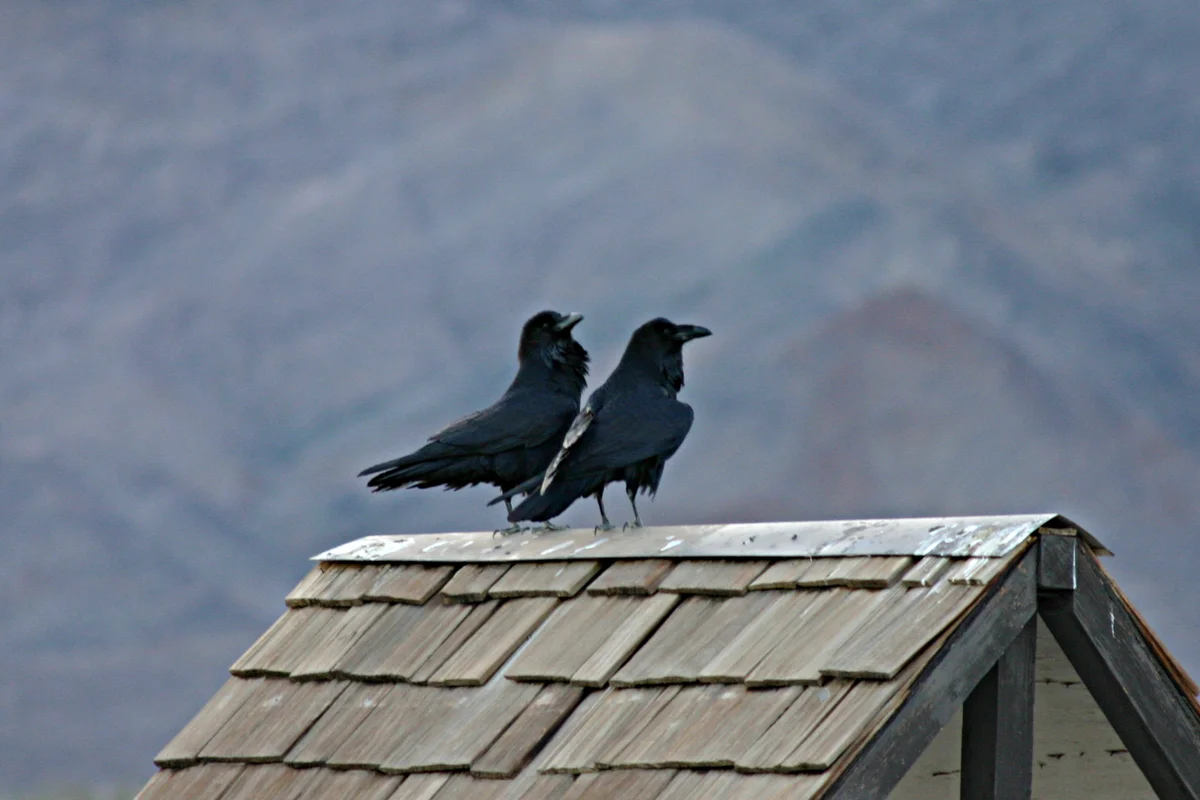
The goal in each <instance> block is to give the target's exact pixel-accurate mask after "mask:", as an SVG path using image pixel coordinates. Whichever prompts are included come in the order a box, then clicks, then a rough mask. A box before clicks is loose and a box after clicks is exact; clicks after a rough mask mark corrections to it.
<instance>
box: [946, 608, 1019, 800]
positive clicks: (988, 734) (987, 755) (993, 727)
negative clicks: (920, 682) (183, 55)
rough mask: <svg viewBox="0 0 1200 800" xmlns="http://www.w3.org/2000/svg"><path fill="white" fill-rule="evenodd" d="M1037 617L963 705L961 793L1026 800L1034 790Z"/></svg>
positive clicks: (982, 799) (980, 798)
mask: <svg viewBox="0 0 1200 800" xmlns="http://www.w3.org/2000/svg"><path fill="white" fill-rule="evenodd" d="M1036 653H1037V617H1036V616H1033V617H1030V618H1029V622H1027V623H1026V624H1025V629H1024V630H1022V631H1021V633H1019V634H1017V638H1016V639H1015V640H1013V643H1012V644H1010V645H1009V646H1008V649H1007V650H1005V651H1004V655H1002V656H1001V657H1000V660H999V661H998V662H996V666H994V667H992V669H991V671H990V672H988V674H987V675H985V676H984V677H983V680H982V681H980V682H979V685H978V686H976V687H975V690H974V691H972V692H971V694H970V695H968V697H967V701H966V703H964V704H963V732H962V758H961V761H960V763H961V769H962V772H961V778H960V780H961V787H962V796H963V797H968V798H971V799H972V800H1029V798H1030V797H1031V796H1032V794H1033V692H1034V685H1033V681H1034V664H1035V660H1036Z"/></svg>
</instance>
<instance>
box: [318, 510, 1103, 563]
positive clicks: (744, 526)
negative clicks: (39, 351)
mask: <svg viewBox="0 0 1200 800" xmlns="http://www.w3.org/2000/svg"><path fill="white" fill-rule="evenodd" d="M1041 528H1049V529H1053V530H1054V531H1055V532H1056V533H1074V534H1077V535H1079V536H1080V537H1081V538H1083V539H1084V541H1085V542H1086V543H1087V544H1088V546H1089V547H1091V548H1092V550H1094V551H1095V552H1096V553H1098V554H1102V555H1111V553H1110V552H1109V551H1108V549H1107V548H1106V547H1104V545H1103V544H1101V543H1100V542H1099V541H1097V540H1096V539H1095V537H1093V536H1092V535H1091V534H1089V533H1087V532H1086V531H1084V530H1083V529H1081V528H1080V527H1079V526H1078V525H1075V524H1074V523H1073V522H1071V521H1070V520H1068V519H1066V518H1065V517H1062V516H1060V515H1058V514H1051V513H1047V514H1024V515H1008V516H990V517H913V518H898V519H868V520H830V521H814V522H760V523H739V524H727V525H681V526H654V527H645V528H640V529H638V530H636V531H633V532H629V531H624V532H622V531H612V532H608V533H601V534H596V533H594V532H593V531H592V530H591V529H589V528H572V529H569V530H565V531H555V532H551V533H541V532H537V533H532V532H531V533H522V534H517V535H515V536H504V537H497V536H495V535H494V534H493V533H492V532H490V531H488V532H480V533H429V534H416V535H394V536H367V537H364V538H362V539H356V540H354V541H352V542H348V543H346V544H343V545H340V546H338V547H334V548H332V549H330V550H326V551H325V552H323V553H320V554H318V555H316V556H314V557H313V560H314V561H367V562H428V563H443V564H454V563H478V562H519V561H570V560H578V559H588V560H596V559H627V558H803V557H812V558H816V557H830V556H834V557H836V556H927V555H929V556H949V557H964V558H965V557H976V558H980V557H999V556H1004V555H1006V554H1008V553H1009V552H1011V551H1012V550H1013V549H1014V548H1015V547H1017V546H1018V545H1019V544H1020V543H1021V542H1023V541H1025V540H1026V539H1027V538H1029V537H1030V536H1032V535H1033V534H1034V533H1036V532H1037V531H1038V530H1039V529H1041Z"/></svg>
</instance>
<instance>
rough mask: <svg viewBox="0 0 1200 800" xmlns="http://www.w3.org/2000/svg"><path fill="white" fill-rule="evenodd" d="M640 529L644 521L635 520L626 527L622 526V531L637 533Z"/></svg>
mask: <svg viewBox="0 0 1200 800" xmlns="http://www.w3.org/2000/svg"><path fill="white" fill-rule="evenodd" d="M640 527H642V521H641V520H640V519H635V520H634V521H633V522H626V523H625V524H624V525H622V526H621V530H623V531H635V530H637V529H638V528H640Z"/></svg>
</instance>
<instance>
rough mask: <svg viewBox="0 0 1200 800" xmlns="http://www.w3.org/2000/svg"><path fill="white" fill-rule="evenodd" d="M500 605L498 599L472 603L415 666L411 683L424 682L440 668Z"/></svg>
mask: <svg viewBox="0 0 1200 800" xmlns="http://www.w3.org/2000/svg"><path fill="white" fill-rule="evenodd" d="M499 607H500V601H499V600H486V601H484V602H482V603H472V604H471V605H470V611H468V612H467V616H466V617H464V618H463V620H462V621H461V622H459V623H458V626H457V627H455V628H454V630H453V631H451V632H450V634H449V635H448V636H447V637H446V638H445V640H443V641H442V643H441V644H439V645H438V646H437V649H436V650H434V651H433V653H432V654H430V656H429V658H427V659H425V661H424V663H422V664H421V666H420V667H418V668H417V670H416V672H414V673H413V675H412V678H411V679H410V680H411V681H412V682H413V683H425V682H426V681H428V680H429V678H430V677H431V676H432V675H433V674H434V673H435V672H437V671H438V670H439V669H441V667H442V665H443V664H445V663H446V661H448V660H449V658H450V656H452V655H454V654H455V653H457V652H458V650H459V648H461V647H462V646H463V644H464V643H465V642H466V641H467V640H468V639H470V638H471V637H472V636H474V635H475V632H476V631H478V630H479V629H480V628H481V627H483V623H485V622H487V621H488V620H489V619H490V618H491V616H492V614H494V613H495V612H496V609H497V608H499Z"/></svg>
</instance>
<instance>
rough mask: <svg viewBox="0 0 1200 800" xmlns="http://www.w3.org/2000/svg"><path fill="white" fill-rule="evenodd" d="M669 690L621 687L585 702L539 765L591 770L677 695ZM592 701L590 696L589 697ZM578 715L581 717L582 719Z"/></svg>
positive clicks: (548, 768) (556, 769)
mask: <svg viewBox="0 0 1200 800" xmlns="http://www.w3.org/2000/svg"><path fill="white" fill-rule="evenodd" d="M677 691H678V690H677V689H676V688H675V687H668V688H666V689H620V690H610V691H607V692H604V693H603V694H600V695H598V699H597V700H596V701H594V702H591V703H589V702H587V701H585V702H584V703H583V704H582V705H581V706H580V708H579V710H577V711H576V712H575V714H572V715H571V717H570V718H569V719H568V723H569V729H568V730H566V731H564V732H563V735H561V736H555V737H554V740H553V741H552V742H551V743H550V747H549V748H548V750H547V754H546V756H545V758H544V759H542V761H541V763H540V764H539V766H538V769H540V770H542V771H543V772H588V771H592V770H595V769H596V763H597V759H598V758H601V757H603V756H605V755H606V753H608V752H609V751H611V752H612V753H613V754H615V753H617V752H619V751H620V749H621V748H622V747H624V746H625V745H626V744H628V743H629V742H631V741H633V739H634V737H636V736H637V735H638V733H639V732H640V731H641V730H642V729H643V728H644V727H645V726H646V725H648V724H649V723H650V722H651V721H652V720H653V719H654V717H655V715H656V714H658V712H659V711H661V710H662V709H663V707H664V706H666V705H667V703H669V702H670V700H671V699H672V698H673V697H674V696H675V694H676V692H677ZM589 700H590V698H589ZM576 717H580V719H579V720H578V721H576V720H575V718H576Z"/></svg>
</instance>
